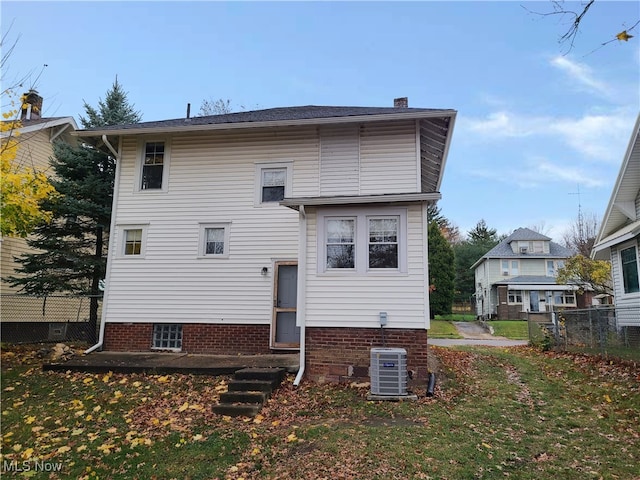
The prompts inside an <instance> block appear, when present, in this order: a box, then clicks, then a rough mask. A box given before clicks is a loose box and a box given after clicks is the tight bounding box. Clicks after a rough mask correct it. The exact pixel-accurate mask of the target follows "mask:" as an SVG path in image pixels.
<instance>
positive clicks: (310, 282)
mask: <svg viewBox="0 0 640 480" xmlns="http://www.w3.org/2000/svg"><path fill="white" fill-rule="evenodd" d="M336 210H339V209H336ZM350 210H351V209H350ZM362 210H363V212H362V214H363V215H365V218H366V215H378V216H386V215H389V210H390V209H388V208H387V209H385V208H384V207H378V208H376V207H373V206H371V207H368V208H366V209H362ZM391 210H392V212H391V213H396V212H395V210H397V209H391ZM406 211H407V213H406V216H407V233H406V242H407V246H406V255H407V261H406V263H407V271H406V272H405V273H401V274H399V273H397V272H395V273H394V274H392V275H385V274H382V273H379V272H374V273H372V272H368V271H366V270H365V271H363V272H357V273H351V274H342V275H341V274H334V273H333V272H331V273H319V271H318V263H317V262H318V258H320V261H324V257H323V254H322V250H320V252H318V251H317V247H318V244H319V243H321V242H318V241H317V236H318V214H317V211H316V210H315V209H308V210H307V262H308V263H307V270H306V272H307V276H306V280H307V290H306V299H307V305H306V322H307V325H308V326H311V327H344V326H353V327H365V328H379V327H380V320H379V313H380V312H387V313H388V316H389V320H388V324H387V327H386V328H418V329H420V328H428V326H429V323H428V315H427V311H426V308H425V304H424V299H425V291H426V289H427V288H428V285H427V284H426V283H427V282H426V281H425V278H426V277H425V268H426V267H425V265H426V263H427V262H426V258H425V250H426V243H425V241H426V239H425V238H424V237H423V234H422V232H423V231H426V225H423V223H422V219H423V217H422V208H421V205H411V206H408V207H406ZM320 212H321V213H322V210H320ZM321 218H323V217H321ZM324 218H326V217H324ZM364 248H366V242H365V244H364Z"/></svg>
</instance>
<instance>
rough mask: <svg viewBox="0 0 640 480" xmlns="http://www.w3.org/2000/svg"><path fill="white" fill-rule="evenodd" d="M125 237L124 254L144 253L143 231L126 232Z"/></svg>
mask: <svg viewBox="0 0 640 480" xmlns="http://www.w3.org/2000/svg"><path fill="white" fill-rule="evenodd" d="M124 235H125V238H124V254H125V255H140V254H141V253H142V229H141V228H134V229H131V230H125V231H124Z"/></svg>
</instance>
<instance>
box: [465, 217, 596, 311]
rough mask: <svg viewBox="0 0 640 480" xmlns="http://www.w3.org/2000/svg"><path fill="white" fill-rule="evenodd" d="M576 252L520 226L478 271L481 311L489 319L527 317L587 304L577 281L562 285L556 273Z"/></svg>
mask: <svg viewBox="0 0 640 480" xmlns="http://www.w3.org/2000/svg"><path fill="white" fill-rule="evenodd" d="M572 255H573V252H572V251H571V250H569V249H568V248H565V247H563V246H562V245H559V244H557V243H555V242H552V241H551V238H549V237H547V236H546V235H542V234H541V233H538V232H535V231H533V230H530V229H528V228H518V229H516V230H515V231H514V232H513V233H512V234H511V235H509V236H508V237H507V238H505V239H504V240H502V241H501V242H500V243H499V244H498V245H496V246H495V247H494V248H492V249H491V250H489V251H488V252H487V253H486V254H485V255H483V256H482V257H481V258H480V259H478V261H477V262H476V263H474V264H473V265H472V266H471V268H472V269H474V271H475V281H476V293H475V298H476V315H477V317H478V318H483V319H492V318H494V319H519V318H527V315H529V314H530V313H534V314H538V313H544V312H550V311H552V310H553V309H554V308H556V307H562V308H577V307H579V306H582V305H583V304H584V298H583V296H582V295H580V294H578V292H577V286H576V285H559V284H557V283H556V278H555V277H556V272H557V270H558V269H559V268H560V267H562V266H563V265H564V262H565V260H566V259H568V258H569V257H571V256H572Z"/></svg>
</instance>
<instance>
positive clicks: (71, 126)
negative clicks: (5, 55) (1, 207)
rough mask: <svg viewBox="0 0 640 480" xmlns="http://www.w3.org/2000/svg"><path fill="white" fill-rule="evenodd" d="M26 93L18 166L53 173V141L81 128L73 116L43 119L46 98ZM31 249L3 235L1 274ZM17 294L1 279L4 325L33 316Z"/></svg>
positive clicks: (20, 240) (8, 272)
mask: <svg viewBox="0 0 640 480" xmlns="http://www.w3.org/2000/svg"><path fill="white" fill-rule="evenodd" d="M26 96H27V100H26V107H27V108H26V109H23V111H22V113H21V118H20V121H21V127H20V128H19V129H18V130H17V131H18V133H19V136H18V142H19V143H18V152H17V155H16V161H17V163H18V165H22V166H25V167H32V168H34V169H36V170H38V171H42V172H45V173H46V174H47V175H49V174H50V173H51V167H50V158H51V157H52V156H53V142H55V141H67V142H73V141H74V139H73V137H71V132H73V131H75V130H77V128H78V127H77V125H76V122H75V120H74V119H73V117H49V118H42V117H41V116H40V112H42V97H41V96H39V95H38V94H37V93H36V92H35V91H30V92H28V93H27V94H26ZM8 135H9V133H8V132H3V134H2V136H3V137H5V136H8ZM28 251H29V246H28V245H27V241H26V239H24V238H14V237H0V272H1V276H2V277H3V278H4V277H5V276H7V275H12V274H14V270H15V268H16V267H17V266H19V264H17V263H16V262H15V260H14V258H15V257H16V256H19V255H21V254H23V253H26V252H28ZM16 293H18V290H17V289H16V288H12V287H11V285H9V283H8V282H5V281H4V280H2V281H0V297H1V299H0V307H1V308H2V311H1V313H2V323H3V324H5V323H6V322H10V321H25V319H31V318H32V317H31V316H29V315H28V314H27V312H25V307H24V304H21V305H19V306H17V305H14V303H15V302H13V301H12V300H11V297H8V295H10V294H16ZM41 308H42V306H41V305H40V308H39V309H38V310H39V312H40V313H39V316H37V318H38V320H41V319H42V318H41V317H42V313H41ZM29 310H30V309H29ZM26 317H29V318H26Z"/></svg>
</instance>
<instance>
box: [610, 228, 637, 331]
mask: <svg viewBox="0 0 640 480" xmlns="http://www.w3.org/2000/svg"><path fill="white" fill-rule="evenodd" d="M631 246H635V247H636V251H637V250H638V249H639V248H640V237H636V238H635V239H633V240H632V241H631V242H626V243H623V244H620V245H616V246H614V247H611V277H612V279H613V285H614V289H615V290H614V298H615V305H616V307H620V308H619V309H618V310H617V311H616V321H617V322H618V326H640V322H639V321H638V314H637V310H636V308H637V306H638V304H640V293H638V292H634V293H625V292H624V279H623V274H622V264H621V261H620V252H621V251H622V250H624V249H627V248H629V247H631Z"/></svg>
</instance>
